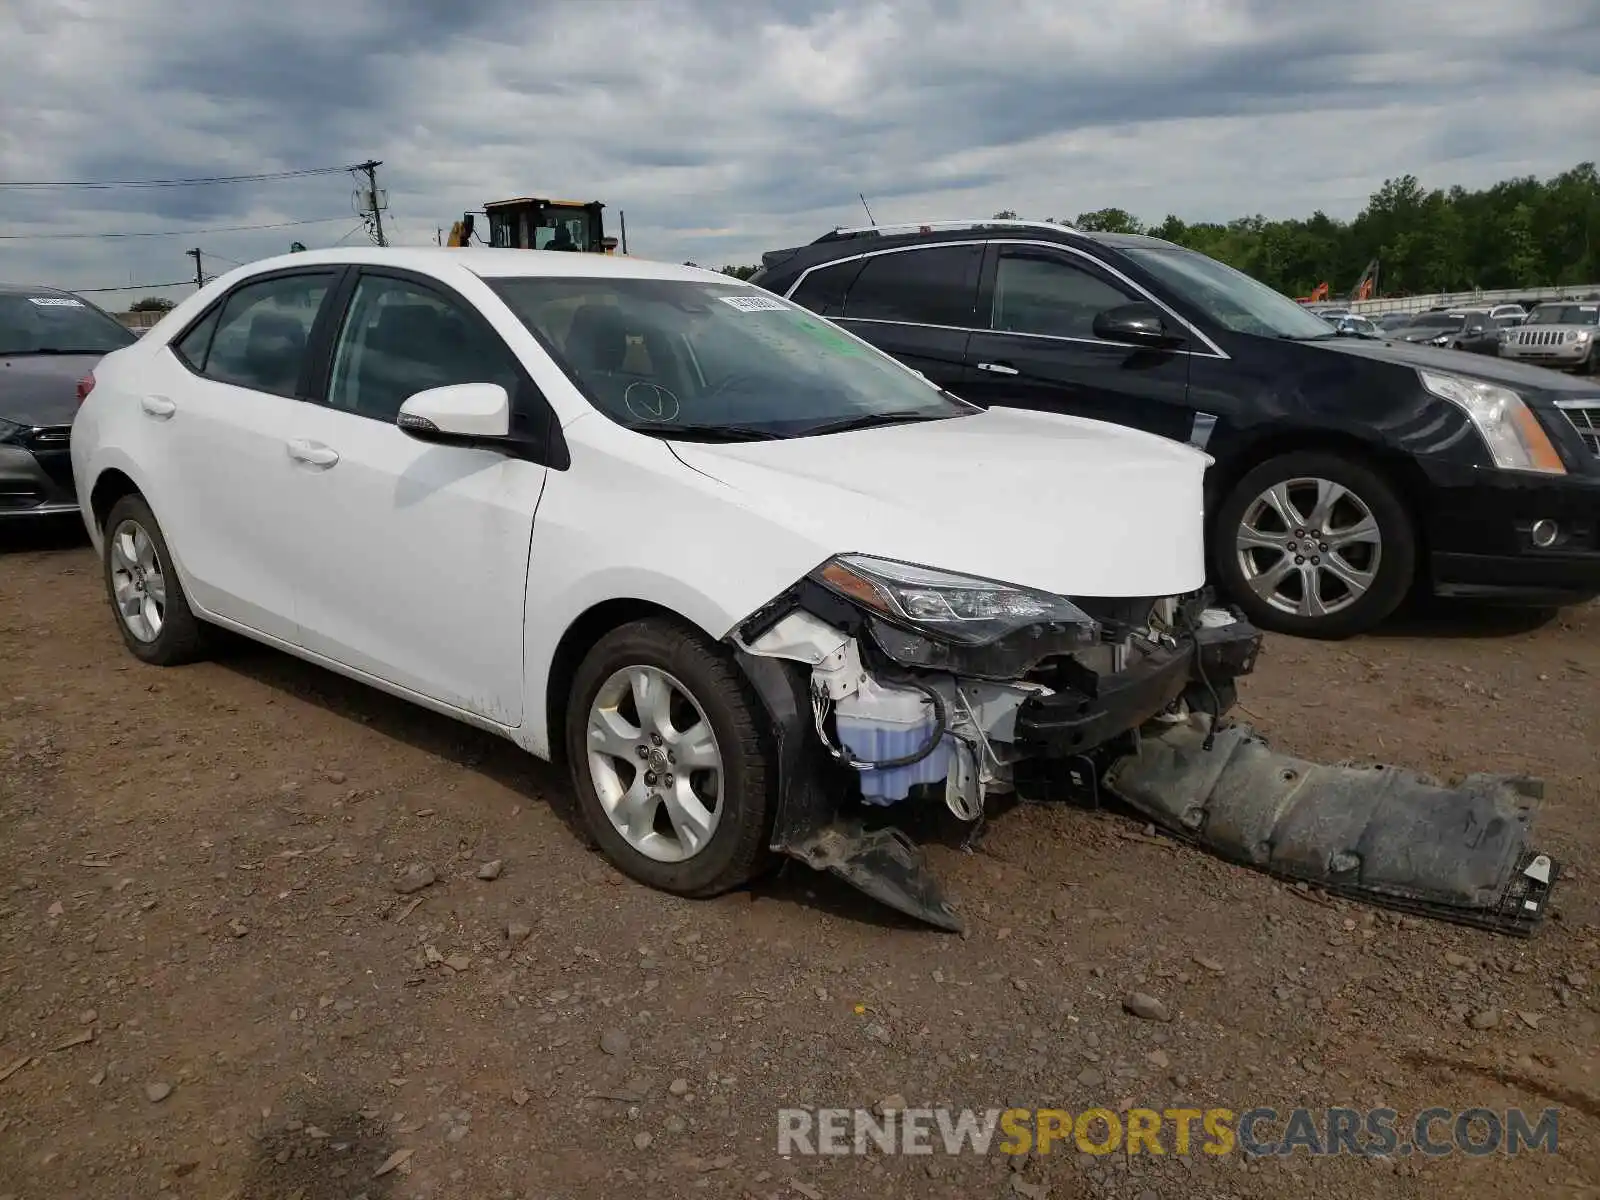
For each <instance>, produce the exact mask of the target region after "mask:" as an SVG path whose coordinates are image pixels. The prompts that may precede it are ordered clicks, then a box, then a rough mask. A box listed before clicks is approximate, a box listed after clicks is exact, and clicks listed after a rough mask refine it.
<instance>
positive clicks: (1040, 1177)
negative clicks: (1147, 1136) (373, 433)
mask: <svg viewBox="0 0 1600 1200" xmlns="http://www.w3.org/2000/svg"><path fill="white" fill-rule="evenodd" d="M5 544H6V546H8V547H9V548H8V549H0V772H3V775H0V831H3V832H0V1197H12V1198H15V1200H45V1198H50V1200H58V1198H66V1197H86V1198H87V1197H107V1198H118V1200H121V1198H135V1197H156V1196H172V1197H184V1198H191V1197H223V1196H230V1197H236V1198H240V1200H243V1198H257V1197H260V1198H267V1197H272V1198H281V1200H290V1198H297V1200H333V1198H334V1197H347V1198H353V1197H359V1196H365V1197H367V1200H381V1198H385V1197H429V1198H432V1197H456V1196H462V1197H467V1196H470V1197H495V1198H498V1197H506V1198H515V1200H521V1198H524V1197H527V1198H534V1197H538V1198H549V1200H553V1198H557V1197H560V1198H577V1197H602V1196H632V1195H640V1194H648V1195H653V1196H709V1197H761V1198H765V1197H785V1198H788V1197H806V1198H807V1200H821V1198H826V1200H838V1198H843V1197H884V1196H905V1197H922V1196H930V1197H931V1196H951V1197H1024V1198H1032V1200H1037V1198H1039V1197H1045V1196H1049V1197H1054V1198H1056V1200H1062V1198H1069V1197H1088V1196H1094V1197H1100V1196H1114V1197H1121V1198H1125V1200H1149V1198H1155V1197H1159V1198H1165V1197H1178V1196H1183V1197H1197V1196H1198V1197H1230V1196H1231V1197H1261V1198H1266V1197H1281V1196H1288V1195H1313V1194H1320V1195H1327V1196H1349V1197H1367V1196H1373V1197H1378V1196H1383V1197H1388V1196H1396V1197H1417V1196H1434V1195H1468V1194H1470V1195H1473V1196H1475V1197H1480V1198H1487V1200H1499V1198H1506V1200H1509V1198H1511V1197H1517V1198H1518V1200H1523V1198H1525V1197H1528V1196H1531V1195H1536V1196H1539V1197H1541V1198H1542V1200H1551V1198H1554V1197H1578V1196H1596V1195H1600V1073H1597V1069H1596V1068H1597V1066H1600V1036H1597V1030H1600V936H1597V934H1600V890H1597V888H1596V881H1597V879H1600V868H1597V867H1596V865H1595V864H1596V862H1597V858H1596V853H1595V852H1596V851H1597V850H1600V811H1597V801H1600V795H1597V792H1600V702H1597V694H1596V685H1597V682H1600V608H1594V607H1589V608H1585V609H1581V610H1578V609H1569V610H1566V611H1564V612H1562V613H1561V614H1559V615H1557V616H1555V617H1554V618H1552V619H1545V620H1543V621H1542V622H1541V621H1539V620H1537V619H1535V618H1528V617H1524V616H1522V615H1520V614H1518V615H1505V614H1501V613H1496V612H1492V611H1491V612H1481V611H1479V612H1461V611H1456V612H1448V613H1446V614H1444V615H1443V616H1434V617H1432V618H1430V619H1428V620H1426V621H1422V622H1420V623H1419V622H1416V621H1412V622H1409V623H1406V624H1404V625H1402V626H1399V627H1396V628H1394V629H1392V630H1388V631H1385V633H1384V634H1383V635H1381V636H1373V637H1368V638H1364V639H1359V640H1356V641H1353V642H1350V643H1345V644H1339V645H1329V644H1320V643H1306V642H1297V641H1293V640H1288V639H1274V640H1271V641H1270V642H1269V644H1268V647H1267V650H1266V653H1265V655H1264V658H1263V661H1262V663H1261V665H1260V667H1259V669H1258V673H1257V674H1256V675H1255V676H1254V677H1253V678H1251V679H1249V680H1247V681H1246V682H1245V683H1244V685H1243V687H1242V689H1241V698H1242V704H1243V706H1244V710H1245V711H1244V712H1242V713H1241V714H1239V715H1240V716H1242V717H1244V718H1246V719H1249V720H1252V721H1254V722H1255V723H1256V724H1257V725H1258V727H1260V728H1261V729H1262V730H1263V731H1265V732H1266V733H1267V734H1268V735H1269V736H1270V737H1271V738H1272V739H1273V741H1274V742H1275V743H1276V744H1278V745H1280V746H1282V747H1284V748H1285V749H1291V750H1294V751H1297V752H1301V753H1304V754H1306V755H1308V756H1311V757H1319V758H1323V759H1326V760H1338V759H1345V758H1363V759H1368V760H1373V759H1376V760H1378V761H1385V762H1394V763H1399V764H1403V765H1408V766H1414V767H1418V768H1423V769H1426V770H1429V771H1431V772H1434V773H1436V774H1440V775H1446V776H1449V775H1457V776H1458V775H1460V774H1463V773H1466V772H1470V771H1477V770H1510V771H1525V772H1531V773H1535V774H1538V775H1541V776H1543V777H1544V778H1545V779H1546V780H1547V781H1548V794H1547V798H1546V801H1545V806H1544V809H1543V811H1542V813H1541V815H1540V818H1539V822H1538V824H1537V826H1536V829H1537V831H1538V833H1539V834H1540V840H1541V841H1542V843H1543V846H1544V848H1546V849H1548V850H1550V851H1552V852H1553V853H1554V854H1556V855H1557V856H1558V857H1559V858H1561V859H1563V860H1565V862H1566V863H1567V864H1568V874H1567V877H1566V878H1565V880H1564V882H1563V883H1562V885H1561V888H1560V889H1559V890H1558V892H1557V900H1556V911H1555V913H1554V914H1553V917H1552V919H1551V920H1550V921H1549V922H1548V923H1547V924H1546V926H1545V928H1544V929H1543V930H1541V931H1540V933H1539V934H1538V935H1537V937H1535V938H1534V939H1532V940H1531V941H1523V940H1516V939H1509V938H1505V937H1498V936H1495V935H1491V934H1486V933H1478V932H1472V931H1467V930H1463V929H1460V928H1457V927H1454V926H1445V925H1440V924H1437V923H1433V922H1426V921H1417V920H1409V919H1408V920H1404V921H1399V920H1397V919H1395V918H1394V917H1393V916H1391V915H1389V914H1374V913H1372V912H1371V911H1369V910H1367V909H1364V908H1362V907H1359V906H1353V905H1347V904H1344V903H1335V902H1328V901H1325V900H1320V899H1318V898H1317V897H1315V896H1312V895H1307V894H1304V893H1296V892H1295V891H1294V890H1293V889H1290V888H1286V887H1284V886H1283V885H1282V884H1279V883H1275V882H1273V881H1271V880H1268V879H1266V878H1263V877H1260V876H1258V875H1255V874H1252V873H1250V872H1248V871H1244V870H1238V869H1234V868H1232V867H1228V866H1225V865H1222V864H1220V863H1218V862H1215V861H1213V860H1211V859H1208V858H1206V857H1205V856H1203V855H1201V854H1199V853H1197V852H1194V851H1192V850H1190V849H1187V848H1183V847H1179V846H1176V845H1174V844H1172V843H1170V842H1167V841H1165V840H1163V839H1160V838H1153V837H1148V836H1146V835H1145V834H1144V833H1143V831H1142V829H1141V826H1140V825H1139V824H1138V823H1137V822H1135V821H1132V820H1130V819H1128V818H1126V817H1124V816H1119V815H1116V814H1113V813H1109V812H1101V813H1094V812H1088V811H1081V810H1077V809H1071V808H1066V807H1058V806H1030V807H1026V808H1022V809H1018V810H1016V811H1013V812H1010V813H1008V814H1006V815H1005V816H1004V817H1002V818H1000V819H999V820H997V821H995V822H994V823H993V824H992V825H991V827H990V829H989V832H988V835H987V837H986V839H985V840H984V842H983V843H982V845H981V847H980V848H979V849H978V850H977V851H976V852H975V853H963V852H961V851H960V850H958V849H950V850H943V849H940V850H937V851H935V866H936V868H937V869H938V871H939V873H940V874H941V876H942V878H943V879H944V881H945V883H946V885H947V887H948V889H949V891H950V892H952V893H953V894H954V895H955V896H956V897H958V898H959V899H960V900H961V901H962V902H963V904H964V908H965V911H966V913H967V916H968V919H969V921H970V924H971V930H970V933H969V935H968V936H966V937H956V936H952V935H948V934H942V933H938V932H933V931H929V930H924V929H922V928H920V927H916V926H914V925H911V924H908V923H903V922H901V921H899V920H897V919H895V918H894V917H893V916H892V915H890V914H886V913H885V912H883V911H882V910H880V909H878V908H876V907H875V906H873V905H872V904H871V903H870V902H867V901H864V900H860V899H858V898H857V897H856V896H854V894H852V893H851V892H850V891H849V890H848V889H846V888H844V887H843V886H842V885H839V886H835V885H833V884H832V882H831V881H830V880H828V879H825V878H823V877H819V876H817V875H815V874H812V873H810V872H809V871H807V870H805V869H803V868H797V869H796V870H795V871H793V872H790V873H786V874H785V875H784V876H783V877H781V878H779V879H777V880H776V881H774V882H771V883H768V884H763V885H762V886H761V887H760V888H758V889H756V890H755V891H753V892H750V893H742V894H738V895H733V896H729V897H724V898H722V899H719V900H715V901H708V902H700V903H694V902H688V901H680V900H677V899H674V898H671V897H666V896H663V895H660V894H657V893H654V892H651V891H648V890H646V889H644V888H641V887H638V886H636V885H634V884H632V883H630V882H628V881H626V880H624V879H623V878H622V877H621V876H619V875H618V874H617V873H616V872H614V871H613V870H611V869H610V868H609V867H608V866H607V865H606V864H605V863H604V862H603V861H602V860H601V859H599V858H598V857H597V856H596V855H594V854H592V853H590V852H589V851H587V850H585V849H584V848H583V847H582V845H581V843H580V841H579V840H578V838H577V837H576V836H575V835H574V833H573V831H572V829H571V828H570V826H569V817H570V812H569V808H568V798H567V789H566V787H565V785H564V783H563V782H562V781H561V780H560V779H558V778H556V777H555V776H554V775H553V773H552V772H551V771H550V770H548V769H547V768H544V767H542V766H541V765H540V764H538V763H536V762H534V761H532V760H530V759H528V758H527V757H526V756H524V755H522V754H521V753H520V752H519V751H517V750H516V749H515V748H513V747H512V746H510V745H509V744H504V743H500V742H498V741H496V740H494V739H493V738H490V737H488V736H486V735H480V734H478V733H476V732H473V731H471V730H468V729H466V728H464V727H460V726H457V725H455V724H453V723H451V722H449V721H447V720H444V719H441V718H436V717H434V716H432V715H430V714H427V713H424V712H421V711H419V710H416V709H413V708H411V707H408V706H406V705H404V704H402V703H399V702H396V701H393V700H390V699H388V698H386V697H384V696H381V695H379V694H377V693H375V692H372V691H370V690H368V689H365V688H363V687H360V686H358V685H355V684H351V683H347V682H345V681H343V680H341V679H339V678H337V677H335V676H332V675H329V674H326V673H324V672H322V671H319V670H317V669H314V668H311V667H308V666H304V665H301V664H299V663H297V662H296V661H294V660H291V659H289V658H287V657H284V656H282V655H279V654H276V653H273V652H270V651H266V650H262V649H255V648H250V647H245V648H241V649H240V650H238V651H237V652H234V653H232V654H231V655H230V656H228V657H226V658H225V659H224V660H223V661H220V662H216V663H210V664H202V665H198V666H195V667H191V668H186V669H182V670H174V671H161V670H157V669H154V668H147V667H144V666H142V665H140V664H139V663H137V662H136V661H135V660H134V659H133V658H132V657H131V656H129V655H128V654H127V653H126V652H125V651H124V650H123V648H122V647H121V645H120V643H119V642H118V639H117V636H116V633H115V630H114V628H113V625H112V618H111V615H110V612H109V610H108V609H107V607H106V604H105V601H104V599H103V594H102V590H101V584H100V578H99V573H98V568H97V564H96V563H95V561H94V559H93V556H92V555H91V553H90V551H89V550H88V549H87V548H86V547H85V545H84V544H83V543H82V542H81V541H78V540H75V539H74V538H73V537H71V536H70V534H68V535H64V536H63V537H61V538H55V537H54V536H45V537H36V538H31V539H27V540H25V541H23V542H21V543H20V544H19V542H18V539H16V538H15V537H13V538H9V539H7V541H6V543H5ZM491 861H499V862H500V863H501V864H503V865H502V869H501V872H500V874H499V876H498V878H494V879H483V878H480V876H479V872H480V868H481V867H482V866H483V864H485V863H489V862H491ZM413 864H424V865H426V866H427V867H428V868H430V869H431V870H432V871H433V872H435V873H436V875H437V882H435V883H434V884H432V885H431V886H428V887H425V888H422V889H421V890H419V891H416V892H414V893H409V894H402V893H401V892H399V891H397V890H396V882H395V881H396V875H397V873H398V872H401V871H403V870H404V869H406V868H408V867H410V866H412V865H413ZM484 873H485V874H492V872H490V871H485V872H484ZM1134 991H1142V992H1146V993H1149V994H1151V995H1154V996H1155V997H1156V998H1158V999H1159V1000H1160V1001H1161V1002H1162V1003H1163V1004H1164V1005H1166V1006H1167V1008H1168V1009H1169V1010H1170V1015H1171V1017H1172V1019H1171V1020H1170V1021H1167V1022H1162V1021H1151V1020H1141V1019H1138V1018H1135V1017H1133V1016H1131V1015H1128V1014H1127V1013H1126V1012H1124V1010H1123V999H1124V997H1126V996H1127V995H1128V994H1129V993H1131V992H1134ZM602 1042H603V1043H604V1045H602ZM886 1097H900V1098H903V1099H902V1101H901V1102H908V1103H909V1104H911V1105H913V1106H922V1105H941V1104H942V1105H952V1106H956V1107H973V1108H979V1109H984V1108H990V1107H1006V1106H1010V1105H1016V1106H1023V1107H1041V1106H1059V1107H1063V1108H1066V1109H1069V1110H1071V1111H1073V1112H1077V1111H1081V1110H1082V1109H1084V1108H1088V1107H1093V1106H1105V1107H1108V1108H1111V1109H1113V1110H1120V1109H1124V1108H1127V1107H1128V1106H1130V1105H1131V1106H1134V1107H1138V1106H1148V1107H1153V1108H1157V1109H1161V1108H1167V1107H1174V1106H1189V1107H1197V1108H1209V1107H1213V1106H1221V1107H1226V1108H1229V1109H1232V1110H1233V1111H1235V1112H1242V1111H1244V1110H1247V1109H1249V1108H1253V1107H1257V1106H1275V1107H1277V1108H1278V1109H1280V1110H1283V1111H1287V1110H1289V1109H1292V1108H1293V1107H1295V1106H1297V1105H1305V1106H1310V1107H1313V1108H1319V1109H1320V1108H1323V1107H1325V1106H1329V1105H1347V1106H1351V1107H1355V1108H1367V1107H1371V1106H1387V1107H1391V1108H1393V1109H1396V1110H1398V1111H1399V1112H1400V1113H1401V1114H1402V1115H1403V1117H1405V1118H1407V1119H1409V1117H1410V1116H1411V1115H1414V1114H1416V1113H1417V1112H1419V1111H1420V1110H1422V1109H1425V1108H1427V1107H1430V1106H1442V1107H1446V1108H1451V1109H1458V1110H1459V1109H1466V1108H1471V1107H1479V1106H1481V1107H1487V1108H1490V1109H1497V1110H1502V1111H1503V1110H1504V1109H1506V1108H1507V1107H1512V1106H1520V1107H1522V1108H1524V1109H1527V1110H1530V1111H1531V1112H1532V1113H1535V1114H1537V1113H1538V1112H1539V1111H1540V1110H1543V1109H1544V1108H1546V1107H1549V1106H1557V1107H1559V1109H1560V1116H1559V1145H1558V1152H1557V1153H1556V1154H1554V1155H1551V1154H1546V1153H1538V1152H1524V1153H1523V1154H1521V1155H1519V1156H1516V1157H1508V1156H1506V1155H1504V1154H1495V1155H1490V1156H1487V1157H1479V1158H1475V1157H1470V1156H1467V1155H1463V1154H1459V1153H1458V1154H1454V1155H1451V1156H1448V1157H1444V1158H1434V1159H1425V1158H1423V1157H1421V1156H1411V1157H1409V1158H1402V1157H1399V1156H1394V1157H1390V1158H1384V1159H1379V1160H1373V1161H1368V1160H1363V1159H1356V1158H1353V1157H1350V1156H1348V1155H1347V1156H1341V1157H1337V1158H1324V1159H1317V1160H1312V1159H1308V1158H1307V1157H1305V1156H1304V1155H1300V1156H1295V1157H1290V1158H1287V1159H1272V1158H1263V1159H1257V1160H1255V1161H1251V1160H1250V1159H1249V1158H1248V1157H1247V1156H1245V1155H1242V1154H1240V1153H1237V1152H1236V1153H1234V1154H1231V1155H1226V1156H1220V1157H1208V1156H1206V1155H1204V1154H1198V1153H1195V1154H1190V1155H1188V1156H1176V1155H1173V1154H1171V1153H1168V1154H1166V1155H1164V1156H1160V1157H1155V1156H1150V1155H1138V1156H1128V1155H1126V1154H1112V1155H1105V1156H1096V1155H1091V1154H1085V1153H1081V1152H1079V1151H1078V1150H1076V1149H1068V1148H1064V1147H1060V1146H1058V1147H1056V1148H1055V1150H1054V1152H1052V1153H1050V1154H1044V1155H1040V1154H1033V1155H1030V1156H1027V1157H1020V1158H1019V1157H1016V1156H1008V1155H1005V1154H1000V1153H991V1154H989V1155H987V1156H978V1155H971V1154H969V1155H962V1156H954V1157H952V1156H946V1155H942V1154H941V1155H935V1156H931V1157H921V1156H904V1155H895V1156H889V1155H884V1154H881V1153H873V1154H870V1155H867V1156H864V1157H854V1156H843V1157H805V1156H794V1157H791V1158H790V1159H788V1160H787V1161H786V1160H784V1159H783V1158H780V1157H779V1155H778V1152H777V1110H778V1109H779V1108H780V1107H784V1106H795V1105H800V1106H807V1105H829V1106H844V1107H854V1106H857V1105H860V1106H868V1107H870V1106H872V1105H874V1104H877V1103H879V1102H881V1101H883V1100H884V1099H885V1098H886ZM1442 1128H1447V1127H1442ZM1171 1148H1172V1147H1171V1144H1170V1142H1169V1144H1168V1149H1169V1151H1170V1149H1171ZM396 1158H402V1159H403V1161H402V1162H400V1163H399V1165H397V1166H394V1167H393V1168H392V1169H390V1170H388V1171H386V1172H383V1173H381V1174H379V1173H378V1171H379V1168H380V1166H382V1165H384V1164H386V1162H391V1161H393V1160H394V1159H396Z"/></svg>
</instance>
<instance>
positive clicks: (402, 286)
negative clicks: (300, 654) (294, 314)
mask: <svg viewBox="0 0 1600 1200" xmlns="http://www.w3.org/2000/svg"><path fill="white" fill-rule="evenodd" d="M345 290H346V291H347V293H348V300H347V301H346V302H345V307H344V315H343V318H342V321H341V323H340V325H339V327H338V332H337V335H336V336H335V337H334V338H333V339H332V345H331V348H330V352H329V355H328V364H327V375H326V382H325V386H324V399H325V402H324V404H323V405H322V406H321V407H320V408H319V409H318V417H317V425H316V427H315V428H314V429H313V430H311V431H310V432H309V433H308V434H307V440H308V443H309V444H308V445H307V446H306V447H305V450H306V452H307V455H308V456H309V457H310V458H311V459H313V461H314V462H315V463H316V465H315V466H313V467H311V468H309V469H308V470H307V471H306V472H305V473H303V475H302V477H301V480H300V483H301V487H300V488H299V490H298V493H297V494H298V497H299V500H298V505H299V508H300V510H301V514H302V519H303V520H304V521H306V522H308V523H309V525H310V527H311V528H314V529H315V530H316V534H315V536H314V537H312V538H309V539H308V540H307V541H306V543H305V551H306V562H305V569H304V576H305V578H304V580H303V585H302V592H301V599H300V604H299V607H298V609H297V612H298V619H299V622H300V627H301V637H302V640H303V644H304V645H305V646H306V648H307V649H308V650H311V651H313V652H315V653H317V654H321V655H325V656H326V657H327V658H329V659H332V660H333V661H335V662H338V663H342V664H344V665H345V666H347V667H351V668H353V669H355V670H358V671H362V672H365V673H367V674H370V675H373V676H375V677H377V678H379V679H382V680H386V681H388V682H389V683H391V684H395V685H397V686H399V687H402V688H406V689H409V690H411V691H413V692H416V693H418V694H420V695H422V696H425V697H428V698H430V699H432V700H435V701H438V702H440V703H442V704H447V705H450V706H452V707H454V708H457V709H461V710H463V711H465V712H468V713H472V714H474V715H476V716H479V717H483V718H486V719H488V720H490V721H493V722H496V723H498V724H501V725H506V726H515V725H518V724H519V723H520V722H521V720H522V708H523V703H522V700H523V693H522V635H523V604H524V598H525V596H526V592H527V571H528V549H529V541H530V538H531V536H532V532H533V516H534V510H535V508H537V506H538V503H539V496H540V494H541V491H542V490H543V487H544V481H545V474H546V467H545V466H544V464H543V463H541V462H537V461H530V460H529V458H527V457H518V456H516V455H513V454H509V453H502V452H499V451H491V450H485V449H470V448H465V447H459V446H443V445H435V444H429V443H426V442H422V441H418V440H417V439H415V438H412V437H409V436H407V434H406V433H404V432H403V431H402V430H401V429H400V428H399V427H398V426H397V425H396V424H395V419H396V416H397V415H398V413H399V410H400V406H401V404H402V403H404V402H405V400H406V399H407V398H409V397H410V396H411V395H414V394H415V393H417V392H419V391H423V390H425V389H428V388H432V387H444V386H447V385H451V384H461V383H498V384H501V385H503V386H504V387H505V388H506V389H507V391H508V392H509V393H510V395H511V397H512V414H513V415H512V432H513V433H527V432H530V431H533V430H538V431H540V432H545V433H547V432H548V431H549V428H550V414H549V410H548V408H546V407H545V406H544V400H543V398H542V397H541V396H540V395H539V394H538V393H537V391H536V389H535V388H534V385H533V382H532V380H531V379H530V378H529V377H528V375H527V373H526V372H525V371H524V370H523V369H522V367H521V364H520V363H519V362H518V361H517V358H516V356H515V354H514V353H513V352H512V351H511V349H510V348H509V347H508V346H506V344H505V343H504V342H503V341H502V340H501V339H500V337H499V335H498V334H497V333H495V331H494V329H493V327H492V326H491V325H490V324H489V323H488V321H487V320H486V319H485V318H484V317H483V316H482V315H481V314H480V313H479V312H477V311H476V310H475V309H474V308H473V307H472V305H471V304H470V303H469V302H468V301H467V300H465V299H464V298H462V297H461V296H459V295H458V294H456V293H455V292H453V291H451V290H449V289H448V288H446V287H445V286H444V285H443V284H441V283H438V282H436V281H432V280H429V279H427V278H425V277H420V276H411V275H408V274H406V273H404V272H398V271H390V270H387V269H385V270H378V269H365V268H364V269H362V270H361V271H360V272H359V273H358V274H355V275H353V276H352V279H351V281H350V284H349V285H348V286H347V288H346V289H345Z"/></svg>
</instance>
